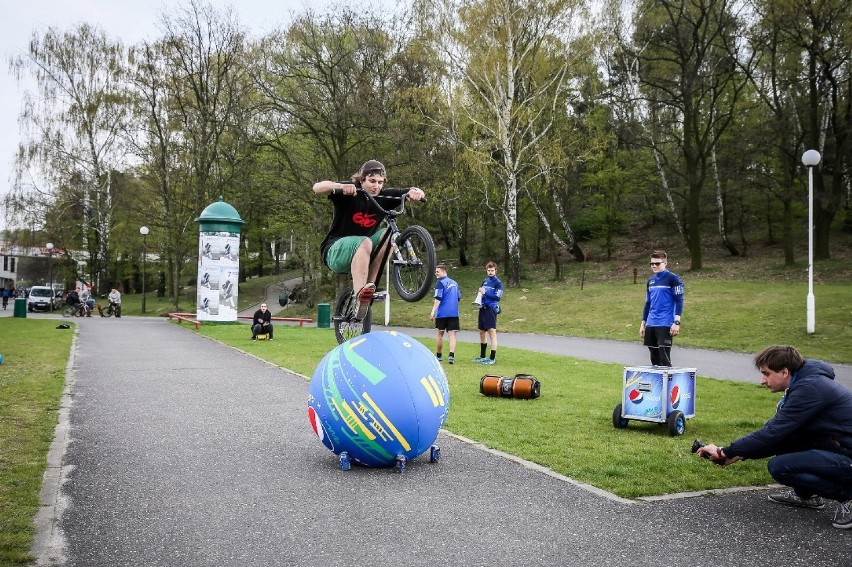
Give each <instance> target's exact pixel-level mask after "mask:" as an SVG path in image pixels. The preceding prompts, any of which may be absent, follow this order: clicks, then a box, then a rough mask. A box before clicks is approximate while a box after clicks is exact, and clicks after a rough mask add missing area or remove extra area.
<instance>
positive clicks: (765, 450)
mask: <svg viewBox="0 0 852 567" xmlns="http://www.w3.org/2000/svg"><path fill="white" fill-rule="evenodd" d="M754 364H755V366H756V367H757V368H758V369H759V370H760V373H761V374H762V375H763V378H762V379H761V381H760V383H761V384H763V385H765V386H766V387H767V388H769V389H770V391H772V392H784V395H783V396H782V397H781V400H780V401H779V402H778V409H777V411H776V413H775V416H774V417H773V418H772V419H770V420H769V421H767V422H766V424H764V426H763V427H762V428H760V429H758V430H757V431H754V432H753V433H749V434H748V435H746V436H744V437H740V438H739V439H737V440H736V441H733V442H732V443H731V444H730V445H728V446H726V447H717V446H716V445H712V444H708V445H705V446H704V447H702V448H700V449H699V450H698V455H699V456H707V457H709V458H712V459H714V461H716V462H717V463H718V464H722V465H724V466H727V465H729V464H731V463H735V462H737V461H739V460H742V459H762V458H765V457H771V456H773V455H775V456H774V457H773V458H772V459H771V460H770V461H769V464H768V465H767V468H768V469H769V474H770V475H772V478H774V479H775V480H776V481H777V482H779V483H781V484H784V485H787V486H789V487H791V488H792V490H791V491H789V492H782V493H777V494H770V495H769V499H770V500H772V501H773V502H778V503H780V504H788V505H791V506H799V507H802V508H817V509H819V508H823V507H824V506H825V502H824V501H823V499H824V498H829V499H831V500H836V501H837V502H838V508H837V512H836V513H835V515H834V521H833V523H832V525H833V526H834V527H835V528H839V529H852V392H850V391H849V390H847V389H846V388H845V387H843V386H842V385H840V384H838V383H837V382H835V381H834V369H833V368H832V367H831V366H829V365H828V364H826V363H824V362H820V361H818V360H805V359H804V358H802V355H801V354H799V352H798V351H797V350H796V349H795V348H793V347H791V346H772V347H769V348H767V349H765V350H764V351H763V352H761V353H760V354H758V355H757V356H756V357H755V358H754Z"/></svg>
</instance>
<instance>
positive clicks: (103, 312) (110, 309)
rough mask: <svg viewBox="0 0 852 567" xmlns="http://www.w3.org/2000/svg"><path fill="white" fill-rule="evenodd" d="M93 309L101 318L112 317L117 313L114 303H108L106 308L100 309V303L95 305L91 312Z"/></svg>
mask: <svg viewBox="0 0 852 567" xmlns="http://www.w3.org/2000/svg"><path fill="white" fill-rule="evenodd" d="M94 309H97V310H98V314H100V316H101V317H112V316H113V315H115V313H116V311H117V308H116V306H115V304H114V303H108V304H107V306H106V308H103V307H101V304H100V303H95V306H94V308H93V310H94Z"/></svg>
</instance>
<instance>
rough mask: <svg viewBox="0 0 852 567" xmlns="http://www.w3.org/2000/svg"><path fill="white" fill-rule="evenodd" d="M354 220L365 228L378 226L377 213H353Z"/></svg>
mask: <svg viewBox="0 0 852 567" xmlns="http://www.w3.org/2000/svg"><path fill="white" fill-rule="evenodd" d="M352 222H354V223H355V224H357V225H359V226H363V227H364V228H370V227H373V226H376V215H375V214H370V213H360V212H359V213H355V214H354V215H352Z"/></svg>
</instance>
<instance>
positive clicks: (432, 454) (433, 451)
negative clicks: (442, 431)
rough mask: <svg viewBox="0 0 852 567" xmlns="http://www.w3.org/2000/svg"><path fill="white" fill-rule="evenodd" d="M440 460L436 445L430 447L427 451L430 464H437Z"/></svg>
mask: <svg viewBox="0 0 852 567" xmlns="http://www.w3.org/2000/svg"><path fill="white" fill-rule="evenodd" d="M440 458H441V448H440V447H438V446H437V445H432V447H431V448H430V449H429V462H430V463H437V462H438V459H440Z"/></svg>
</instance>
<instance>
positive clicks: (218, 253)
mask: <svg viewBox="0 0 852 567" xmlns="http://www.w3.org/2000/svg"><path fill="white" fill-rule="evenodd" d="M195 220H196V222H198V225H199V227H198V286H197V289H198V292H197V294H196V307H195V315H196V318H197V319H198V320H199V321H236V320H237V309H238V307H237V306H238V303H237V298H238V297H237V296H238V293H239V291H238V290H239V274H240V254H239V252H240V229H241V228H242V224H243V223H244V221H243V220H242V219H241V218H240V215H239V213H237V211H236V209H234V207H232V206H231V205H229V204H228V203H225V202H224V201H223V200H222V199H219V202H217V203H213V204H211V205H209V206H208V207H207V208H206V209H204V211H203V212H202V213H201V215H200V216H199V217H198V218H197V219H195Z"/></svg>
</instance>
